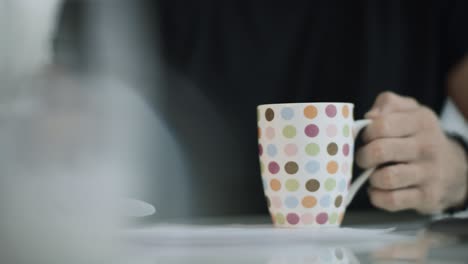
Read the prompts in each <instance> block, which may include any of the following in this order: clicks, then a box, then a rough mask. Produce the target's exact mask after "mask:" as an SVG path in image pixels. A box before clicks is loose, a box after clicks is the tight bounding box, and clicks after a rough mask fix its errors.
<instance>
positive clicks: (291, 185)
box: [286, 179, 299, 192]
mask: <svg viewBox="0 0 468 264" xmlns="http://www.w3.org/2000/svg"><path fill="white" fill-rule="evenodd" d="M286 189H287V190H288V191H290V192H294V191H297V189H299V182H298V181H297V180H294V179H289V180H287V181H286Z"/></svg>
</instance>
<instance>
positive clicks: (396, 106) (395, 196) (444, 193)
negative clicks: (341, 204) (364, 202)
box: [356, 92, 468, 214]
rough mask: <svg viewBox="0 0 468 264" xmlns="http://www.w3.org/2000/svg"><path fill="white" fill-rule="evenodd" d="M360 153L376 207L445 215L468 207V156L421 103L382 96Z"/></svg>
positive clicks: (367, 115)
mask: <svg viewBox="0 0 468 264" xmlns="http://www.w3.org/2000/svg"><path fill="white" fill-rule="evenodd" d="M366 118H369V119H372V120H373V122H372V123H371V124H370V125H369V126H368V127H367V128H366V129H365V130H364V133H363V140H364V142H365V145H364V146H363V147H362V148H361V149H360V150H359V151H358V152H357V155H356V162H357V164H358V165H359V166H360V167H362V168H366V169H368V168H373V167H377V169H376V170H375V172H374V173H373V174H372V175H371V176H370V186H371V187H370V188H369V197H370V200H371V202H372V204H373V205H374V206H376V207H379V208H382V209H385V210H388V211H399V210H405V209H414V210H416V211H418V212H420V213H427V214H428V213H436V212H441V211H443V210H444V209H446V208H449V207H456V206H458V205H461V204H463V202H464V201H465V200H466V199H467V196H468V164H467V159H466V153H465V152H464V150H463V149H462V148H461V147H460V146H459V145H458V143H455V142H453V141H452V140H451V139H449V138H448V137H447V136H446V135H445V133H444V131H443V130H442V128H441V127H440V125H439V120H438V118H437V115H436V114H435V113H434V112H433V111H432V110H430V109H429V108H427V107H425V106H422V105H420V104H419V103H418V102H417V101H416V100H414V99H413V98H409V97H402V96H399V95H396V94H394V93H391V92H384V93H382V94H380V95H379V96H378V97H377V99H376V101H375V103H374V106H373V107H372V109H371V111H369V112H368V113H367V114H366Z"/></svg>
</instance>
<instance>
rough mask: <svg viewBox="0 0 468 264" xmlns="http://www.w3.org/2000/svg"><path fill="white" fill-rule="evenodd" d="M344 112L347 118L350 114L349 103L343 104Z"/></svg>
mask: <svg viewBox="0 0 468 264" xmlns="http://www.w3.org/2000/svg"><path fill="white" fill-rule="evenodd" d="M341 112H342V114H343V116H344V117H345V118H347V117H348V116H349V107H348V106H347V105H345V106H343V109H342V111H341Z"/></svg>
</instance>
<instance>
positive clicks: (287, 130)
mask: <svg viewBox="0 0 468 264" xmlns="http://www.w3.org/2000/svg"><path fill="white" fill-rule="evenodd" d="M283 135H284V137H286V138H293V137H295V136H296V128H295V127H294V126H291V125H288V126H285V127H284V128H283Z"/></svg>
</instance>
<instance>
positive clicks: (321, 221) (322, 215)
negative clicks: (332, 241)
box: [316, 213, 328, 225]
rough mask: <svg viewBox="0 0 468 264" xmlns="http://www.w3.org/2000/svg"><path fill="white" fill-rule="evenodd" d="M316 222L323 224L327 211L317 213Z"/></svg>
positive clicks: (326, 218)
mask: <svg viewBox="0 0 468 264" xmlns="http://www.w3.org/2000/svg"><path fill="white" fill-rule="evenodd" d="M316 221H317V223H319V224H321V225H323V224H325V223H326V222H327V221H328V214H327V213H320V214H318V215H317V218H316Z"/></svg>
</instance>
